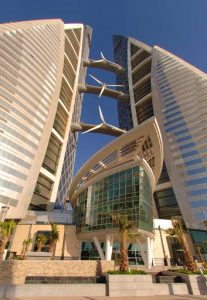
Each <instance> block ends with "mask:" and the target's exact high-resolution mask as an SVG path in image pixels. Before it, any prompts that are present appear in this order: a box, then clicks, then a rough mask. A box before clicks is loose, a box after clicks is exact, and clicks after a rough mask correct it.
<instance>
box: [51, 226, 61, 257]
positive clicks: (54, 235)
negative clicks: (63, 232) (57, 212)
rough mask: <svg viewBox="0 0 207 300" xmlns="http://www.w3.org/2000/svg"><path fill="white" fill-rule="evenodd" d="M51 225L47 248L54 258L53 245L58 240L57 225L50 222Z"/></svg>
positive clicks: (54, 245)
mask: <svg viewBox="0 0 207 300" xmlns="http://www.w3.org/2000/svg"><path fill="white" fill-rule="evenodd" d="M50 225H51V229H52V230H51V232H50V237H49V248H50V252H51V253H52V256H51V259H54V256H55V247H56V243H57V241H58V240H59V236H60V234H59V230H58V227H57V224H55V223H52V222H50Z"/></svg>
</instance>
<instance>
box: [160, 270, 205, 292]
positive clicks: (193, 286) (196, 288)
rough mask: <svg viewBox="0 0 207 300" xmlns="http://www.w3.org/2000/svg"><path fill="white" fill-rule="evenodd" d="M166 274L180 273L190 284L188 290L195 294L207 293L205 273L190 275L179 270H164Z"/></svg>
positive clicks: (184, 280)
mask: <svg viewBox="0 0 207 300" xmlns="http://www.w3.org/2000/svg"><path fill="white" fill-rule="evenodd" d="M163 273H165V274H166V275H175V274H176V275H178V276H180V277H181V278H182V280H183V282H185V283H186V284H187V286H188V291H189V293H190V294H193V295H207V276H203V275H199V274H198V275H188V274H182V273H178V272H170V271H166V272H163Z"/></svg>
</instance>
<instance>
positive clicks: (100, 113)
mask: <svg viewBox="0 0 207 300" xmlns="http://www.w3.org/2000/svg"><path fill="white" fill-rule="evenodd" d="M98 108H99V116H100V119H101V121H102V123H101V124H99V125H97V126H95V127H93V128H91V129H89V130H87V131H84V132H82V134H85V133H88V132H91V131H94V130H96V129H98V128H101V127H103V128H109V129H114V130H116V131H119V132H121V133H125V132H126V131H125V130H122V129H120V128H118V127H115V126H112V125H110V124H108V123H106V121H105V120H104V116H103V113H102V111H101V107H100V106H99V107H98Z"/></svg>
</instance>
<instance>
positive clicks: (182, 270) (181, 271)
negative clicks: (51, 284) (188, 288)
mask: <svg viewBox="0 0 207 300" xmlns="http://www.w3.org/2000/svg"><path fill="white" fill-rule="evenodd" d="M169 271H171V272H176V273H182V274H187V275H200V274H201V272H200V271H199V270H198V271H195V272H191V271H189V270H186V269H176V270H174V269H173V270H169ZM202 271H203V274H204V275H207V270H202Z"/></svg>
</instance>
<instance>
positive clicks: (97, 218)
mask: <svg viewBox="0 0 207 300" xmlns="http://www.w3.org/2000/svg"><path fill="white" fill-rule="evenodd" d="M75 210H76V217H77V229H78V232H87V231H93V230H104V229H110V228H116V227H117V225H116V224H115V223H113V222H112V214H113V213H119V214H121V215H127V216H128V218H129V220H131V221H133V222H134V223H135V224H136V226H137V227H139V228H142V229H144V230H147V231H152V230H153V224H152V223H153V222H152V189H151V185H150V181H149V178H148V175H147V174H146V172H145V171H144V169H143V168H142V167H134V168H130V169H128V170H123V171H121V172H118V173H115V174H113V175H110V176H108V177H105V178H103V179H101V180H99V181H97V182H95V183H94V184H93V185H92V186H89V187H88V188H87V189H86V190H85V191H83V192H82V193H81V194H80V195H79V197H78V201H77V206H76V209H75Z"/></svg>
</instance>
